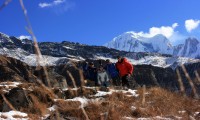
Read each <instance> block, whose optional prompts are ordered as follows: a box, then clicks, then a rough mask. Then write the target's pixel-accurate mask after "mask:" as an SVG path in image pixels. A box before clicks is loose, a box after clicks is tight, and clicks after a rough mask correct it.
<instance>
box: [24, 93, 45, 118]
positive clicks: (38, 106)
mask: <svg viewBox="0 0 200 120" xmlns="http://www.w3.org/2000/svg"><path fill="white" fill-rule="evenodd" d="M29 97H30V99H31V101H32V104H31V105H29V108H25V109H23V111H26V112H27V113H31V114H37V115H39V116H44V115H46V114H47V104H45V103H42V102H41V101H40V100H39V99H38V97H37V96H35V95H34V94H29Z"/></svg>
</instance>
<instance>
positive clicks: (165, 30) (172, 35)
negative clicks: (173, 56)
mask: <svg viewBox="0 0 200 120" xmlns="http://www.w3.org/2000/svg"><path fill="white" fill-rule="evenodd" d="M178 26H179V25H178V23H174V24H172V25H171V26H161V27H151V28H149V32H146V33H145V32H143V31H140V32H132V33H133V34H134V35H135V36H141V37H146V38H150V37H153V36H155V35H158V34H162V35H164V36H165V37H166V38H168V39H169V40H170V42H171V43H172V44H178V43H182V42H183V41H184V40H185V38H186V36H185V35H183V34H181V33H179V32H178V31H176V30H175V29H176V28H177V27H178Z"/></svg>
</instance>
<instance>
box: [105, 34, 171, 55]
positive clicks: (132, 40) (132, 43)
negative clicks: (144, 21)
mask: <svg viewBox="0 0 200 120" xmlns="http://www.w3.org/2000/svg"><path fill="white" fill-rule="evenodd" d="M104 46H106V47H108V48H114V49H118V50H124V51H129V52H155V53H162V54H172V53H173V46H172V45H171V43H170V42H169V40H168V39H167V38H166V37H165V36H163V35H161V34H159V35H156V36H154V37H151V38H148V37H142V36H140V35H138V34H136V33H134V32H126V33H123V34H122V35H119V36H117V37H115V38H114V39H113V40H112V41H111V42H109V43H106V44H105V45H104Z"/></svg>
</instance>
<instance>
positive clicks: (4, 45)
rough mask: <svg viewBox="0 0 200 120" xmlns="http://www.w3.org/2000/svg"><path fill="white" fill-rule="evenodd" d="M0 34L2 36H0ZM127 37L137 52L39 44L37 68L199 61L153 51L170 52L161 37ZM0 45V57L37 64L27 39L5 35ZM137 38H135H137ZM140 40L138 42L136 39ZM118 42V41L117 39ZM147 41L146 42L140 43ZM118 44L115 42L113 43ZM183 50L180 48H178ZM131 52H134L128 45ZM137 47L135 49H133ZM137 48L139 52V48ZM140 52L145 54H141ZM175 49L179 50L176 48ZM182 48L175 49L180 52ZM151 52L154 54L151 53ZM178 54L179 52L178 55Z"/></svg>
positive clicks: (172, 65)
mask: <svg viewBox="0 0 200 120" xmlns="http://www.w3.org/2000/svg"><path fill="white" fill-rule="evenodd" d="M0 35H1V34H0ZM129 35H130V36H126V38H127V39H128V40H127V42H128V41H129V42H135V43H134V44H132V45H133V46H137V45H138V46H140V47H138V49H137V52H127V51H119V50H116V49H110V48H107V47H103V46H89V45H83V44H79V43H73V42H67V41H63V42H61V43H58V42H40V43H38V44H39V48H40V50H41V53H42V55H43V57H42V58H41V60H40V65H50V66H51V65H59V64H66V63H67V62H69V61H70V60H73V61H82V60H87V59H92V60H99V59H103V60H106V59H110V60H112V61H113V62H116V61H117V59H116V56H118V55H121V56H125V57H127V58H128V59H129V60H130V61H131V63H133V64H134V65H138V64H147V65H153V66H158V67H162V68H166V67H171V68H173V69H174V68H176V67H177V66H178V65H180V64H186V63H196V62H199V60H195V59H189V58H183V57H173V56H172V55H162V54H159V53H155V52H161V53H165V54H166V53H167V52H172V50H171V44H169V42H168V40H167V39H166V38H165V37H163V36H162V35H157V36H155V37H153V38H155V40H154V39H153V38H151V39H148V40H145V39H146V38H142V37H140V36H137V35H135V36H134V37H135V39H132V37H133V34H131V33H130V34H129ZM1 36H3V37H1V41H2V42H1V43H0V54H1V55H6V56H9V57H12V58H15V59H18V60H21V61H23V62H25V63H27V64H29V65H31V66H35V65H36V61H37V60H36V55H35V52H34V47H33V42H32V41H31V40H28V39H24V40H20V39H18V38H16V37H9V36H7V35H5V34H3V35H1ZM136 38H137V39H136ZM138 39H140V40H138ZM116 40H117V39H116ZM144 40H145V41H147V42H146V43H145V42H143V41H144ZM156 40H157V41H160V42H161V43H163V44H164V45H163V47H160V46H159V44H158V42H156ZM115 43H117V42H115ZM121 44H122V43H120V44H116V46H121ZM129 45H130V44H128V43H127V44H124V46H129ZM180 47H182V46H180ZM129 48H130V49H135V48H134V47H131V46H129ZM136 48H137V47H136ZM139 48H140V49H139ZM141 49H143V50H145V51H147V52H140V50H141ZM177 49H178V48H177ZM181 49H182V48H180V49H178V50H181ZM152 51H153V52H152ZM177 53H178V52H177Z"/></svg>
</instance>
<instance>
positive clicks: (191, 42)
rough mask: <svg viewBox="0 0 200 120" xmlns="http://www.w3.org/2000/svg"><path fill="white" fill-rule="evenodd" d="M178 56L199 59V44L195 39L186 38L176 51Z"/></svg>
mask: <svg viewBox="0 0 200 120" xmlns="http://www.w3.org/2000/svg"><path fill="white" fill-rule="evenodd" d="M175 55H178V56H185V57H192V58H200V42H199V41H198V40H197V39H195V38H188V39H186V41H185V44H184V45H183V46H182V47H181V49H180V50H179V51H178V53H177V54H175Z"/></svg>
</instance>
